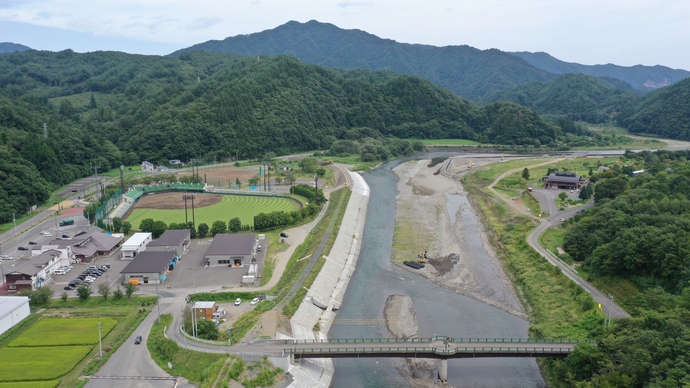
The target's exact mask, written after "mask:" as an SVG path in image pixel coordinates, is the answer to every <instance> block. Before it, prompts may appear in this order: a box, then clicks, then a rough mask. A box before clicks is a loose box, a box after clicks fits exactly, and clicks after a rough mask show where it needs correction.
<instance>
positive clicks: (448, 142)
mask: <svg viewBox="0 0 690 388" xmlns="http://www.w3.org/2000/svg"><path fill="white" fill-rule="evenodd" d="M421 142H422V143H423V144H424V145H430V146H477V145H481V143H478V142H476V141H474V140H466V139H422V140H421Z"/></svg>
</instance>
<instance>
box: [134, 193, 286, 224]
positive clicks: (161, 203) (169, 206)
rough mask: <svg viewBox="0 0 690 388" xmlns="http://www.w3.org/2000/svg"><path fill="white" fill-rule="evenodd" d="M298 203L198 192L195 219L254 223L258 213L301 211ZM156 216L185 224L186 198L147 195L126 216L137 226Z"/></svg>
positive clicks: (178, 195) (189, 207)
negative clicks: (235, 219) (233, 219)
mask: <svg viewBox="0 0 690 388" xmlns="http://www.w3.org/2000/svg"><path fill="white" fill-rule="evenodd" d="M191 206H192V204H191V201H187V217H188V219H189V221H192V209H191ZM298 209H299V205H298V204H297V202H295V201H293V200H290V199H287V198H271V197H258V196H257V197H255V196H249V195H224V194H195V201H194V219H195V221H196V224H197V225H199V224H200V223H204V222H205V223H206V224H208V225H209V226H210V225H211V224H213V222H214V221H216V220H221V221H225V222H228V221H229V220H231V219H232V218H235V217H238V218H239V219H240V220H241V221H242V224H246V225H253V224H254V216H255V215H257V214H259V213H270V212H274V211H294V210H298ZM146 218H152V219H154V220H156V221H163V222H165V223H166V224H170V223H171V222H174V223H184V222H185V211H184V201H183V200H182V195H181V194H180V193H161V194H154V195H147V196H146V197H144V198H142V199H141V200H139V202H138V203H137V204H136V205H134V208H133V210H132V211H131V213H130V214H129V216H127V217H126V218H125V220H126V221H128V222H130V223H131V224H132V226H133V227H134V229H138V227H139V224H140V223H141V221H142V220H143V219H146Z"/></svg>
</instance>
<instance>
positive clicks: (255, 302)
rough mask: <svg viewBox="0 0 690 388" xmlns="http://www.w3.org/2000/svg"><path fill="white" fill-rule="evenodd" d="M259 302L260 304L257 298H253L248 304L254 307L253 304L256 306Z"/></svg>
mask: <svg viewBox="0 0 690 388" xmlns="http://www.w3.org/2000/svg"><path fill="white" fill-rule="evenodd" d="M259 302H261V301H260V300H259V298H254V299H252V301H251V302H249V304H250V305H252V306H254V305H255V304H257V303H259Z"/></svg>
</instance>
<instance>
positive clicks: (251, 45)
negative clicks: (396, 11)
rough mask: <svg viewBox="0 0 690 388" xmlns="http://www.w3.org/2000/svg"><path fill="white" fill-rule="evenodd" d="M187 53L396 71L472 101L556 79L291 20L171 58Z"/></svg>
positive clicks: (521, 66) (482, 58) (491, 60)
mask: <svg viewBox="0 0 690 388" xmlns="http://www.w3.org/2000/svg"><path fill="white" fill-rule="evenodd" d="M188 51H208V52H223V53H237V54H244V55H251V56H257V55H280V54H287V55H292V56H295V57H297V58H298V59H300V60H301V61H304V62H307V63H312V64H316V65H321V66H328V67H333V68H339V69H367V70H383V69H386V70H392V71H394V72H396V73H400V74H408V75H415V76H419V77H423V78H425V79H427V80H429V81H431V82H433V83H434V84H436V85H439V86H442V87H444V88H447V89H449V90H451V91H452V92H454V93H456V94H457V95H459V96H462V97H465V98H468V99H471V100H475V99H478V98H481V97H482V96H484V95H486V94H488V93H490V92H493V91H496V90H506V89H511V88H513V87H515V86H517V85H520V84H523V83H526V82H532V81H539V82H546V81H548V80H550V79H552V78H554V77H555V76H554V75H553V74H550V73H548V72H546V71H543V70H540V69H537V68H536V67H534V66H532V65H530V64H529V63H527V62H526V61H524V60H522V59H521V58H518V57H516V56H514V55H511V54H509V53H505V52H503V51H500V50H496V49H491V50H479V49H476V48H474V47H470V46H466V45H463V46H446V47H435V46H429V45H421V44H407V43H398V42H396V41H393V40H390V39H381V38H379V37H377V36H375V35H372V34H369V33H367V32H364V31H361V30H344V29H340V28H338V27H336V26H334V25H333V24H329V23H320V22H318V21H315V20H312V21H309V22H307V23H299V22H295V21H291V22H288V23H286V24H283V25H281V26H279V27H276V28H274V29H272V30H266V31H262V32H259V33H255V34H249V35H239V36H234V37H229V38H226V39H224V40H222V41H218V40H212V41H208V42H204V43H200V44H196V45H194V46H191V47H189V48H186V49H183V50H179V51H177V52H174V53H172V54H171V55H173V56H177V55H179V54H180V53H182V52H188Z"/></svg>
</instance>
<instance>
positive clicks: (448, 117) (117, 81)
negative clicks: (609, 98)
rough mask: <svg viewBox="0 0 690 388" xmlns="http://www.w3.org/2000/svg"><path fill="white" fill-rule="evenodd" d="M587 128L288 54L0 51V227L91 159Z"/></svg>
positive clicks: (556, 136) (553, 140) (115, 162)
mask: <svg viewBox="0 0 690 388" xmlns="http://www.w3.org/2000/svg"><path fill="white" fill-rule="evenodd" d="M44 123H45V124H46V126H45V129H46V131H45V132H44ZM586 135H587V133H584V132H583V131H582V130H581V129H580V128H576V126H573V125H572V123H561V124H556V123H553V122H550V121H546V120H544V119H542V118H541V117H540V116H539V115H538V114H536V113H535V112H533V111H531V110H530V109H528V108H525V107H522V106H519V105H516V104H514V103H507V102H500V103H494V104H490V105H488V106H486V107H478V106H477V105H475V104H473V103H472V102H470V101H467V100H465V99H463V98H461V97H458V96H456V95H454V94H453V93H451V92H449V91H448V90H445V89H442V88H440V87H437V86H434V85H433V84H431V83H430V82H428V81H426V80H423V79H421V78H417V77H411V76H403V75H398V74H395V73H393V72H390V71H377V72H371V71H365V70H356V71H345V70H334V69H328V68H324V67H320V66H316V65H307V64H304V63H302V62H300V61H298V60H297V59H295V58H292V57H288V56H279V57H261V58H254V57H245V56H239V55H228V54H217V53H203V52H194V53H182V54H181V55H179V56H178V57H157V56H141V55H130V54H124V53H116V52H96V53H88V54H77V53H74V52H72V51H70V50H66V51H62V52H59V53H53V52H42V51H33V50H30V51H24V52H16V53H7V54H2V55H0V152H3V153H4V154H6V155H8V156H7V157H6V158H3V162H2V163H4V164H3V168H2V170H1V171H0V182H1V183H2V185H1V186H0V190H2V194H4V195H3V196H2V197H3V201H6V202H5V205H7V206H3V207H2V210H1V211H0V222H6V221H8V220H10V219H11V216H12V213H19V214H21V213H23V212H25V211H27V209H28V208H29V207H30V206H31V205H37V204H40V203H42V202H43V201H45V200H46V199H47V198H48V196H49V195H50V194H49V193H50V192H51V191H52V189H54V188H55V187H57V186H60V185H63V184H65V183H67V182H71V181H73V180H74V179H76V178H79V177H82V176H85V175H87V174H88V173H89V172H90V169H89V165H91V164H95V165H99V166H100V167H101V169H103V170H105V169H109V168H114V167H117V166H119V165H120V164H125V165H133V164H138V163H140V162H141V161H142V160H149V161H151V162H154V163H157V164H164V163H166V162H167V160H169V159H181V160H188V159H189V158H198V159H201V160H205V161H213V160H214V159H215V160H220V159H229V158H231V157H232V158H236V157H239V158H256V157H260V156H261V155H264V154H265V153H267V152H274V153H275V154H278V155H282V154H288V153H292V152H303V151H310V150H329V149H331V148H333V149H332V150H331V151H332V153H334V154H343V153H349V154H359V155H360V156H362V157H363V159H366V160H370V161H372V160H386V159H388V158H391V157H396V156H400V155H407V154H409V153H412V152H414V151H418V150H420V149H421V146H420V144H419V143H414V142H411V141H409V140H402V139H401V140H396V139H395V138H403V139H413V138H415V139H425V138H463V139H471V140H477V141H480V142H486V143H498V144H507V145H513V144H514V145H525V146H539V145H551V146H553V147H563V145H564V144H566V146H567V144H568V141H573V142H575V143H576V144H582V142H585V143H586V142H587V141H589V140H587V139H588V137H586ZM564 141H565V143H563V142H564ZM15 164H20V165H23V167H22V168H21V169H17V168H12V167H11V166H12V165H15ZM34 178H37V179H34Z"/></svg>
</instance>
